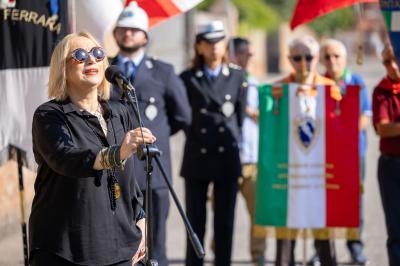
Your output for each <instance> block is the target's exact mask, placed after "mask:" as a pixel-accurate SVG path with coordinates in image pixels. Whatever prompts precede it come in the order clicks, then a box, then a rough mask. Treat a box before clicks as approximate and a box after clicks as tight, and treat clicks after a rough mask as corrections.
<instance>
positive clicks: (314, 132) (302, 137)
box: [293, 116, 320, 153]
mask: <svg viewBox="0 0 400 266" xmlns="http://www.w3.org/2000/svg"><path fill="white" fill-rule="evenodd" d="M319 124H320V123H318V121H317V119H314V118H312V117H311V116H299V117H297V118H295V119H294V120H293V126H294V128H295V130H294V133H295V135H294V137H295V139H296V143H297V144H298V145H299V146H300V147H301V150H302V151H303V152H306V153H307V152H308V151H309V150H311V148H312V146H313V144H314V143H315V142H316V139H317V137H318V133H319Z"/></svg>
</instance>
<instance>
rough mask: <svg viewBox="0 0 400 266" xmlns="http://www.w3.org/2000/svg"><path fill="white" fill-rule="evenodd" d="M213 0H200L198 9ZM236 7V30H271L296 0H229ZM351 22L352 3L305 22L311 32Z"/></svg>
mask: <svg viewBox="0 0 400 266" xmlns="http://www.w3.org/2000/svg"><path fill="white" fill-rule="evenodd" d="M214 1H215V0H204V1H203V2H201V3H200V4H199V5H198V9H200V10H207V9H208V8H209V7H210V5H212V4H213V3H214ZM230 1H231V2H232V3H233V4H234V5H235V6H236V7H237V8H238V10H239V20H240V30H241V31H242V32H243V31H247V30H248V29H251V28H258V29H265V30H266V31H268V32H273V31H275V30H276V29H277V28H278V26H279V25H280V24H282V23H289V22H290V20H291V18H292V14H293V11H294V8H295V6H296V3H297V0H230ZM332 1H333V0H332ZM353 24H354V12H353V9H352V7H348V8H344V9H340V10H336V11H333V12H331V13H329V14H327V15H325V16H322V17H319V18H317V19H315V20H313V21H312V22H310V23H308V26H310V27H311V28H312V29H314V30H315V32H316V33H317V34H318V35H320V36H322V35H333V34H334V33H335V32H337V31H341V30H347V29H350V28H351V27H352V26H353Z"/></svg>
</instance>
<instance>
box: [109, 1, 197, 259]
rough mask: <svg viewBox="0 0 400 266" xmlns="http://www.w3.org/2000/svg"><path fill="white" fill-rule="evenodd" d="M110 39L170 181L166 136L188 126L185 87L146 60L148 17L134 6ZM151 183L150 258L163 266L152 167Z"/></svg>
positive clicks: (162, 219)
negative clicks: (151, 240)
mask: <svg viewBox="0 0 400 266" xmlns="http://www.w3.org/2000/svg"><path fill="white" fill-rule="evenodd" d="M114 38H115V40H116V42H117V44H118V46H119V48H120V51H119V54H118V55H117V56H116V57H115V58H114V59H112V60H111V63H112V64H114V65H118V66H119V67H120V68H121V69H122V70H123V71H125V75H126V76H127V77H128V78H129V79H130V81H131V82H132V84H133V85H134V87H135V88H136V93H137V98H138V102H139V109H140V114H141V117H142V120H143V123H144V125H145V126H146V127H147V128H149V129H151V131H152V132H153V134H154V135H155V136H156V137H157V142H156V145H157V147H158V148H159V149H160V151H161V152H162V155H161V162H162V164H163V165H164V167H165V170H166V173H167V174H168V176H169V177H171V162H170V147H169V137H170V136H171V135H172V134H175V133H176V132H177V131H179V130H180V129H182V128H185V127H186V126H188V125H189V124H190V121H191V112H190V107H189V103H188V98H187V95H186V91H185V88H184V86H183V84H182V81H181V80H180V79H179V78H178V77H177V76H176V75H175V73H174V69H173V67H172V66H171V65H170V64H167V63H164V62H162V61H160V60H157V59H154V58H151V57H148V56H147V55H146V53H145V46H146V44H147V42H148V16H147V14H146V12H145V11H144V10H143V9H141V8H140V7H138V6H137V4H136V2H131V4H130V5H129V6H128V7H126V8H125V9H124V10H123V12H122V13H121V15H120V16H119V18H118V20H117V23H116V27H115V29H114ZM120 97H121V89H120V88H118V87H114V89H113V94H112V99H117V100H118V99H120ZM132 116H133V115H132ZM132 119H134V118H133V117H132ZM134 120H135V119H134ZM135 160H136V161H135V166H136V167H135V174H136V178H137V180H138V183H139V186H140V189H141V190H142V192H143V194H144V193H145V189H146V173H145V171H144V163H143V162H142V161H139V160H138V159H137V158H136V159H135ZM154 164H155V163H154ZM152 180H153V182H152V184H153V193H152V196H153V206H152V207H153V212H152V214H153V227H152V229H153V254H154V257H155V259H156V260H157V261H158V264H159V265H160V266H165V265H168V261H167V256H166V249H165V241H166V238H165V236H166V220H167V216H168V210H169V197H168V188H167V186H166V183H165V181H164V180H163V177H162V175H161V172H160V171H159V169H158V167H154V170H153V178H152Z"/></svg>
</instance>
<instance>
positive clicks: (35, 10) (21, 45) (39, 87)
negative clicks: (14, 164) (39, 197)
mask: <svg viewBox="0 0 400 266" xmlns="http://www.w3.org/2000/svg"><path fill="white" fill-rule="evenodd" d="M5 2H7V1H2V3H3V4H4V3H5ZM8 2H9V3H8V4H4V5H2V6H1V7H2V8H0V17H1V19H0V40H1V41H0V151H5V150H6V148H7V146H8V145H9V144H13V145H16V146H18V147H20V148H22V149H24V150H26V151H28V152H30V153H32V148H31V147H32V140H31V124H32V116H33V112H34V110H35V109H36V107H37V106H38V105H39V104H41V103H43V102H44V101H45V100H46V99H47V80H48V65H49V63H50V57H51V52H52V50H53V47H54V45H55V43H56V42H57V41H58V40H60V39H62V38H63V37H64V35H65V34H66V32H67V26H68V20H67V14H68V12H67V2H66V1H53V0H50V1H49V0H35V1H31V0H18V1H16V3H15V1H8ZM0 161H1V159H0Z"/></svg>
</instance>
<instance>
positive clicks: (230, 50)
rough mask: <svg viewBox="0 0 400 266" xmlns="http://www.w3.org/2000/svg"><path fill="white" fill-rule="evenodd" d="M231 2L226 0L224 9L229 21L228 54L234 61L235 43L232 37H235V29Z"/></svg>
mask: <svg viewBox="0 0 400 266" xmlns="http://www.w3.org/2000/svg"><path fill="white" fill-rule="evenodd" d="M229 7H230V0H224V9H225V13H226V20H227V29H228V36H229V41H228V47H229V49H228V53H229V58H230V59H232V58H233V57H234V51H233V42H232V36H233V32H232V31H233V29H232V23H231V20H232V16H231V12H230V9H229Z"/></svg>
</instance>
